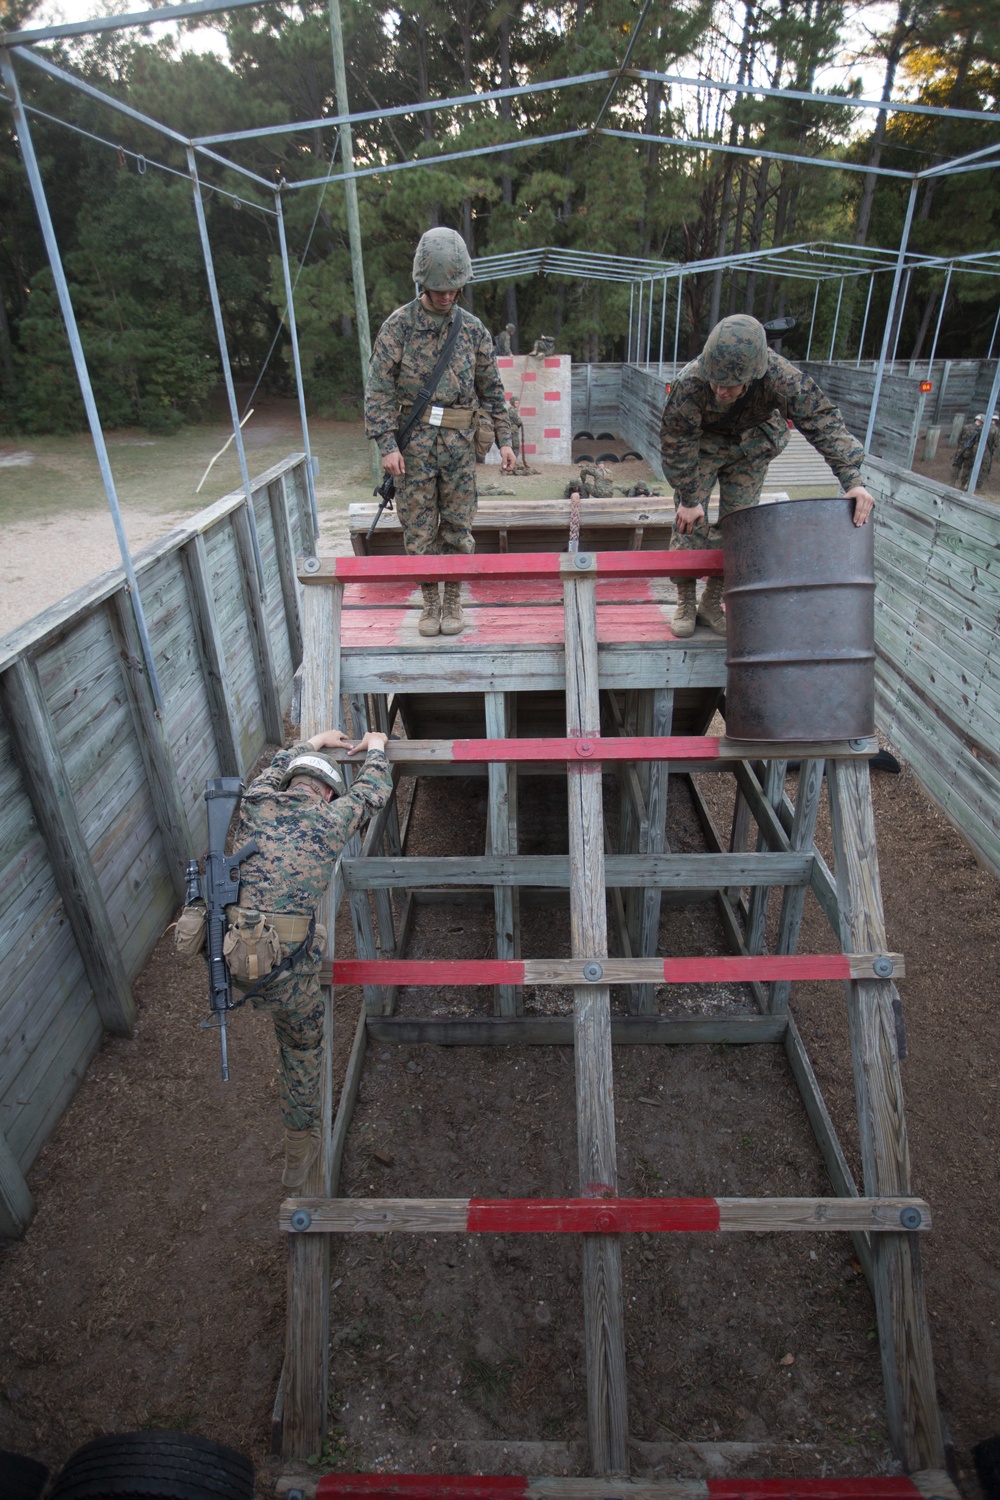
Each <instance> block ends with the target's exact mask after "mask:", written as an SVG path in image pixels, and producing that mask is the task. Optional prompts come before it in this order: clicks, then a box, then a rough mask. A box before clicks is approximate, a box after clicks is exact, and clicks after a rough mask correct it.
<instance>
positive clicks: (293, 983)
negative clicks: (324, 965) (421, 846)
mask: <svg viewBox="0 0 1000 1500" xmlns="http://www.w3.org/2000/svg"><path fill="white" fill-rule="evenodd" d="M368 738H369V737H366V738H365V739H364V740H362V741H361V745H362V746H363V747H364V748H366V749H367V750H368V754H367V757H366V759H365V763H364V767H363V769H362V770H361V772H360V774H359V775H358V776H357V777H356V778H355V781H354V784H353V785H352V787H351V789H350V791H345V792H344V793H343V795H342V796H333V800H330V797H331V796H332V794H333V790H334V785H335V783H339V785H340V786H341V787H343V785H344V782H343V778H342V777H341V775H340V773H339V771H337V770H336V769H335V768H333V767H332V764H331V763H329V762H327V764H328V765H331V770H330V777H331V779H330V781H328V782H327V783H326V784H325V785H324V781H323V780H321V779H318V778H316V777H315V776H314V775H312V774H307V776H306V777H305V778H304V777H302V776H301V775H299V774H295V776H294V780H293V781H292V782H291V784H290V785H287V783H288V780H289V767H290V766H291V767H292V771H293V773H295V771H296V768H295V766H293V765H292V763H293V762H294V761H296V760H298V758H299V757H301V756H308V757H309V758H310V759H311V760H312V761H313V763H314V764H315V763H316V761H317V760H320V759H322V760H324V761H325V760H326V757H318V756H317V755H316V752H317V750H319V749H322V748H323V747H324V746H332V745H347V743H348V741H347V737H346V735H344V734H343V733H342V731H340V730H327V731H325V732H324V733H323V734H320V735H317V736H315V737H314V738H313V739H312V740H306V741H300V742H299V743H297V744H295V745H292V746H291V747H290V748H288V749H286V750H279V751H278V753H277V755H276V756H275V757H274V759H273V760H272V762H271V764H270V766H268V768H267V770H266V771H263V772H262V773H261V774H260V775H259V776H257V777H255V778H254V780H253V781H252V782H251V783H250V785H249V787H248V788H247V790H246V791H245V792H244V794H243V798H242V801H241V803H240V813H239V821H238V827H237V832H236V844H237V846H239V845H242V844H243V843H245V842H246V841H247V840H248V839H256V840H257V845H258V853H256V854H254V855H251V856H250V858H249V859H248V860H247V861H246V862H245V863H244V865H243V868H242V872H241V876H240V895H239V906H240V909H241V913H245V920H246V921H247V922H249V923H251V924H252V923H253V922H255V921H257V920H258V913H263V912H268V913H281V914H285V915H289V916H293V915H298V916H309V915H311V914H313V913H315V911H316V908H317V906H318V904H319V902H320V901H321V900H322V898H323V896H324V895H325V893H326V891H327V889H328V887H329V885H330V881H331V879H332V877H333V868H334V865H335V863H336V861H337V856H338V855H339V854H340V852H341V850H342V849H343V847H344V845H345V844H346V843H347V842H348V840H349V839H350V838H351V836H352V835H353V834H354V833H355V832H356V831H357V829H358V828H360V826H361V824H362V823H363V822H364V821H365V819H366V818H368V817H369V816H370V814H371V813H373V812H376V811H377V810H378V809H379V808H382V807H384V806H385V805H386V802H387V801H388V800H389V796H390V794H391V791H392V778H391V775H390V772H389V763H388V761H387V760H386V756H385V752H384V750H382V749H380V748H373V747H371V746H369V744H368ZM371 738H372V739H373V741H374V745H375V746H378V745H383V744H384V743H385V738H384V736H380V735H375V736H372V737H371ZM325 941H326V934H325V933H324V932H323V931H322V929H319V930H318V932H317V933H316V934H315V935H314V937H313V940H312V942H311V943H310V945H309V947H308V949H307V950H305V951H304V952H302V953H301V954H300V956H299V957H298V958H296V959H295V961H294V962H293V964H292V965H291V967H290V968H289V969H288V970H286V971H285V972H284V973H283V974H280V975H278V976H277V977H276V978H275V980H274V982H273V983H272V984H267V983H266V981H265V982H264V984H263V988H261V989H260V990H259V991H258V992H256V993H252V994H251V995H250V1001H251V1004H252V1005H253V1006H254V1007H255V1008H256V1009H258V1010H263V1011H266V1012H267V1013H268V1015H269V1016H270V1017H271V1019H272V1021H273V1023H274V1034H275V1037H276V1039H277V1042H278V1053H279V1058H280V1085H279V1090H280V1104H281V1115H282V1119H283V1121H284V1125H285V1137H286V1171H285V1177H284V1178H283V1179H282V1180H283V1182H284V1183H285V1186H286V1187H296V1186H301V1181H295V1180H294V1179H295V1177H296V1175H299V1177H300V1178H301V1177H304V1175H305V1172H306V1171H307V1170H308V1167H309V1166H310V1165H311V1164H312V1161H313V1160H314V1159H315V1156H316V1154H317V1152H318V1149H319V1124H320V1108H321V1100H320V1071H321V1068H322V1061H323V999H322V995H321V992H320V983H319V973H320V964H321V962H322V959H323V952H324V947H325ZM296 946H297V945H296V944H292V943H283V944H282V949H281V952H282V957H285V956H286V955H287V954H289V953H291V952H293V951H294V949H295V947H296ZM304 1157H308V1160H306V1161H305V1164H304V1165H303V1159H304ZM293 1166H297V1167H298V1169H299V1170H298V1174H296V1172H295V1171H294V1170H292V1168H293Z"/></svg>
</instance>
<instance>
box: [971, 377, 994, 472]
mask: <svg viewBox="0 0 1000 1500" xmlns="http://www.w3.org/2000/svg"><path fill="white" fill-rule="evenodd" d="M998 396H1000V360H998V361H997V367H996V370H995V371H994V373H993V388H992V390H991V391H990V397H989V400H988V401H987V403H986V413H985V420H984V421H983V430H982V432H981V433H980V434H979V444H978V446H977V448H976V456H975V458H974V459H973V461H972V473H971V474H970V475H969V483H968V491H969V494H970V495H974V494H975V493H976V484H977V482H978V480H979V471H980V469H981V468H982V466H983V459H984V457H985V456H986V444H987V442H988V441H989V436H990V429H991V428H992V426H993V413H994V412H995V411H996V409H997V397H998Z"/></svg>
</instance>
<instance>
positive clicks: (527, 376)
mask: <svg viewBox="0 0 1000 1500" xmlns="http://www.w3.org/2000/svg"><path fill="white" fill-rule="evenodd" d="M521 379H522V380H537V379H538V376H537V375H536V374H535V372H534V370H525V372H524V374H523V375H522V376H521Z"/></svg>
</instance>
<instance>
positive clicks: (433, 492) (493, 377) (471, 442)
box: [365, 229, 515, 635]
mask: <svg viewBox="0 0 1000 1500" xmlns="http://www.w3.org/2000/svg"><path fill="white" fill-rule="evenodd" d="M413 279H414V281H415V282H416V283H417V287H418V292H419V295H418V296H417V298H416V299H415V300H414V301H413V302H408V303H407V304H406V305H405V307H400V308H397V309H396V311H395V312H394V313H391V314H390V315H389V317H388V318H387V319H386V320H385V322H384V323H383V324H382V327H381V329H380V330H379V334H378V337H377V338H376V340H375V347H374V348H373V349H372V357H371V363H370V365H369V367H368V381H367V385H366V388H365V432H366V434H367V436H368V437H369V438H371V439H373V440H374V441H375V442H376V443H377V444H378V449H379V453H380V454H381V456H382V467H383V469H384V470H385V472H386V473H387V474H391V475H392V476H393V478H394V479H395V481H396V511H397V514H398V516H399V522H400V525H401V526H402V528H403V545H404V546H405V548H406V550H407V552H409V553H411V554H415V555H418V556H423V557H426V556H440V555H445V556H448V555H454V554H461V553H469V552H472V551H473V550H474V548H475V541H474V539H473V536H472V522H473V518H474V517H475V514H476V448H475V434H474V428H473V420H474V413H475V412H476V410H477V409H483V410H485V411H486V412H487V413H488V414H489V416H490V417H491V419H492V421H493V427H494V432H495V435H496V441H497V443H498V445H499V448H500V457H501V468H502V470H503V472H504V473H505V474H510V473H512V472H513V469H514V464H515V459H514V453H513V451H512V449H511V447H510V424H509V422H508V420H507V400H506V396H505V394H504V388H503V382H502V381H501V379H500V372H499V370H498V369H497V361H496V354H495V353H494V351H493V341H492V339H491V338H490V335H489V332H488V330H487V329H486V328H485V327H484V326H483V324H482V323H481V322H480V321H479V319H478V318H474V317H473V316H472V314H471V313H468V312H463V314H462V325H461V328H460V330H459V333H458V337H457V339H456V341H455V345H454V347H453V349H452V351H451V355H450V357H449V360H448V365H447V367H446V369H445V370H444V371H443V372H442V374H441V377H440V379H439V380H438V383H437V386H436V387H435V390H434V395H433V397H432V400H431V403H429V404H428V406H427V408H426V409H425V411H424V413H423V416H422V417H421V419H420V421H419V422H417V424H416V426H415V427H413V429H412V430H411V432H410V436H409V439H408V442H407V446H406V455H405V458H404V456H403V454H402V453H401V452H400V450H399V445H398V441H397V434H398V431H399V428H400V426H401V423H402V421H403V420H405V415H406V412H407V411H408V410H409V407H410V406H411V405H412V403H413V402H414V401H415V400H416V397H417V394H418V392H419V390H420V387H421V386H422V385H423V384H424V383H425V382H426V381H427V380H429V378H430V376H431V375H432V373H433V371H434V366H435V365H436V363H437V361H438V358H439V356H440V353H441V350H442V348H443V346H444V343H445V341H446V339H447V337H448V334H449V333H450V331H451V326H452V324H453V323H454V321H455V315H456V313H455V303H456V300H457V298H458V296H459V295H460V293H461V290H462V288H463V287H464V286H465V285H466V283H467V282H469V281H471V280H472V262H471V260H470V259H469V252H468V250H467V249H466V247H465V241H464V240H463V239H462V237H461V235H460V234H458V233H456V231H455V230H454V229H431V230H428V232H427V233H426V234H425V235H423V236H421V239H420V242H419V244H418V245H417V251H416V255H415V257H414V261H413ZM438 411H441V416H440V417H439V419H438V423H437V424H434V423H432V420H431V419H432V416H433V414H434V413H436V412H438ZM460 588H461V585H460V584H458V583H448V584H446V585H445V597H444V610H443V611H442V607H441V602H440V598H439V595H438V585H437V584H436V583H432V584H431V583H426V584H422V585H421V590H422V592H423V596H424V611H423V614H422V615H421V618H420V624H419V627H418V628H419V630H420V633H421V635H437V634H438V632H439V630H440V631H441V632H443V633H444V634H446V635H457V634H458V632H459V631H460V630H462V628H463V625H464V620H463V619H462V613H461V607H460V603H459V594H460Z"/></svg>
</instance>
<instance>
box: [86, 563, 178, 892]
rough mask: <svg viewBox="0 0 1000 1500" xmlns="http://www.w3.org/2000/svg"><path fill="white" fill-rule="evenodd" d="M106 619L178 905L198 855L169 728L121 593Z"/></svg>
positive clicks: (112, 601) (129, 608)
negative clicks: (155, 698)
mask: <svg viewBox="0 0 1000 1500" xmlns="http://www.w3.org/2000/svg"><path fill="white" fill-rule="evenodd" d="M108 617H109V622H110V625H111V631H112V634H113V636H114V638H115V643H116V645H117V646H118V650H119V653H120V655H121V658H122V680H123V681H124V683H125V691H126V692H127V694H128V700H129V709H130V711H131V715H132V724H133V726H134V728H135V736H136V739H137V741H138V743H139V753H140V754H141V755H142V763H143V765H144V766H145V768H146V784H147V786H148V787H149V796H150V800H151V802H152V804H153V811H154V813H155V814H156V826H157V829H158V830H159V834H160V838H161V840H162V841H163V851H164V854H165V855H166V859H167V867H168V869H169V871H170V878H171V880H172V881H173V886H174V893H175V894H176V896H177V899H178V901H180V900H182V899H183V897H184V872H185V869H186V868H187V862H188V860H189V859H191V858H193V857H194V855H195V854H196V853H197V852H198V851H197V850H196V848H195V842H194V836H193V834H192V832H191V825H190V823H189V822H188V815H187V808H186V807H185V805H184V798H183V795H182V793H181V785H180V781H179V779H178V776H177V765H176V762H175V760H174V751H173V747H172V745H171V743H170V740H169V738H168V735H167V727H166V725H165V723H164V721H163V718H162V717H161V715H160V714H158V713H157V711H156V705H155V703H154V702H153V698H152V694H151V693H150V690H149V679H148V677H147V675H146V670H145V667H144V665H143V657H142V647H141V644H140V641H139V632H138V630H137V628H136V623H135V614H134V612H133V608H132V599H131V595H130V594H128V593H127V592H126V591H125V590H124V589H122V590H120V591H119V592H118V593H117V594H112V596H111V598H110V599H109V601H108Z"/></svg>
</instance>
